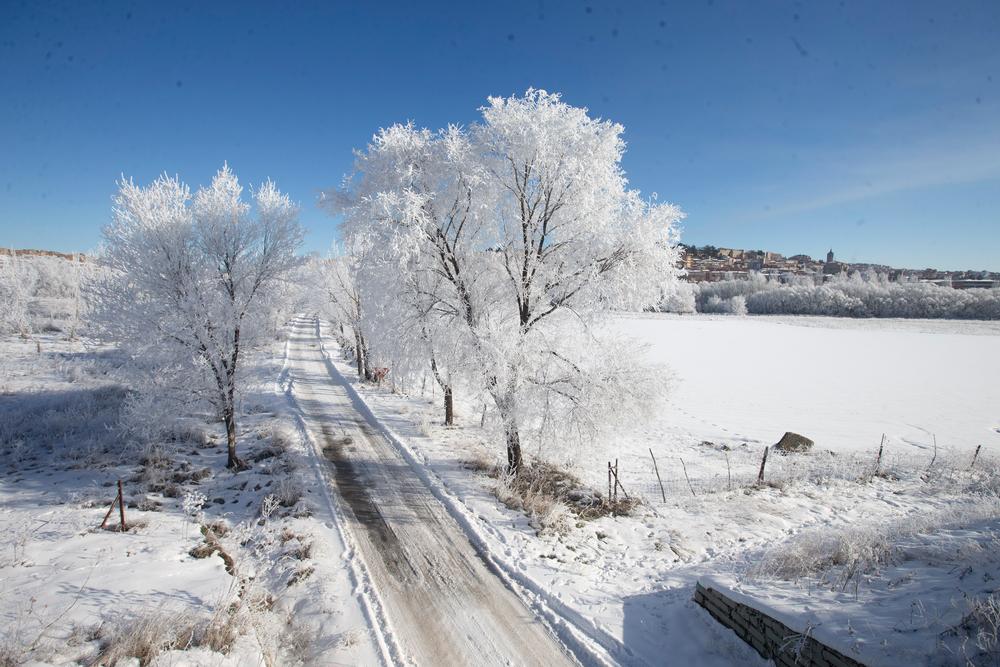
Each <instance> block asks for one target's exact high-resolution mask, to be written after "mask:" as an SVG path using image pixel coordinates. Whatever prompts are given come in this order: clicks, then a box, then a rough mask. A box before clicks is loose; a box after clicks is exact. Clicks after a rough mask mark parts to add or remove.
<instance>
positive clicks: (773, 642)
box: [694, 583, 864, 667]
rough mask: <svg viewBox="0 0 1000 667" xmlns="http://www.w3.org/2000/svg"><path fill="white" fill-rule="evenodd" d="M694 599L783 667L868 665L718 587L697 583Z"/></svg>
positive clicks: (767, 657) (769, 658)
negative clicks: (723, 591)
mask: <svg viewBox="0 0 1000 667" xmlns="http://www.w3.org/2000/svg"><path fill="white" fill-rule="evenodd" d="M694 601H695V602H697V603H698V604H699V605H701V606H702V607H704V608H705V610H706V611H708V613H709V614H711V615H712V617H713V618H714V619H715V620H717V621H718V622H719V623H722V624H723V625H725V626H726V627H727V628H730V629H731V630H732V631H733V632H735V633H736V635H737V636H738V637H739V638H740V639H742V640H743V641H745V642H746V643H747V644H750V646H752V647H754V649H755V650H756V651H757V652H758V653H760V654H761V656H762V657H764V658H765V659H767V660H774V662H775V664H777V665H779V667H792V666H793V665H800V666H802V665H805V666H810V665H815V666H816V667H864V664H863V663H860V662H858V661H857V660H854V659H853V658H849V657H847V656H846V655H844V654H843V653H840V652H839V651H836V650H834V649H832V648H830V647H829V646H827V645H825V644H822V643H820V642H819V641H817V640H816V639H814V638H812V637H810V636H807V635H803V634H801V633H800V632H797V631H795V630H792V629H791V628H789V627H788V626H787V625H785V624H784V623H782V622H781V621H778V620H776V619H774V618H771V617H770V616H768V615H767V614H765V613H763V612H761V611H758V610H757V609H754V608H753V607H748V606H747V605H745V604H742V603H739V602H736V601H734V600H731V599H729V598H728V597H726V596H725V595H723V594H722V593H720V592H719V591H717V590H715V589H714V588H705V587H704V586H702V585H701V584H700V583H699V584H697V585H696V587H695V592H694Z"/></svg>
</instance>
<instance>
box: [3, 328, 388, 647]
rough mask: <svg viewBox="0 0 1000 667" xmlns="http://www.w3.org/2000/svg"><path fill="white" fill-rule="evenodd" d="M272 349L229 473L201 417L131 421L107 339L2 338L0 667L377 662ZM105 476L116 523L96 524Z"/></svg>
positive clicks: (105, 500)
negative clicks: (142, 427) (244, 460)
mask: <svg viewBox="0 0 1000 667" xmlns="http://www.w3.org/2000/svg"><path fill="white" fill-rule="evenodd" d="M278 349H279V351H278V352H277V355H276V357H275V358H273V359H271V358H266V357H265V358H263V359H260V360H259V366H258V368H257V371H258V375H259V377H260V381H259V383H257V384H256V385H255V388H254V390H253V391H252V392H250V394H249V395H248V397H247V399H246V404H245V408H246V410H247V412H248V414H247V415H246V416H245V417H244V419H243V421H242V426H243V429H242V431H243V433H242V437H241V440H240V443H239V447H240V449H241V453H242V455H243V456H246V457H248V458H249V459H250V460H252V461H253V462H254V464H253V469H252V470H250V471H246V472H241V473H239V474H236V475H234V474H233V473H231V472H229V471H227V470H226V469H225V467H224V466H225V462H226V455H225V437H224V433H223V431H222V429H221V427H220V425H219V424H217V423H212V422H206V421H205V418H204V415H197V414H195V415H191V416H188V417H187V418H185V419H183V420H182V421H181V422H180V426H179V427H178V426H175V428H174V432H173V433H172V434H171V433H169V430H170V429H165V431H166V432H162V431H160V430H158V429H157V428H155V427H153V426H154V425H152V424H151V425H150V426H151V428H150V429H149V431H148V433H147V434H146V437H142V436H141V434H137V433H135V432H134V420H135V416H134V415H133V416H131V417H129V416H127V415H126V412H127V409H126V403H125V401H126V399H127V394H126V392H124V391H123V390H122V389H121V388H120V387H119V386H118V385H117V384H116V382H115V381H114V379H113V377H114V375H113V374H114V369H115V366H116V363H115V352H114V351H113V350H112V349H110V348H107V347H102V346H100V345H97V344H94V343H92V342H90V341H86V340H77V341H68V340H65V339H62V338H61V337H58V336H56V335H51V334H38V335H36V336H35V338H34V340H22V339H19V338H16V337H5V338H3V339H2V340H0V451H2V453H3V461H2V466H0V532H2V533H3V535H4V536H5V538H4V541H3V550H2V552H0V664H3V665H17V664H24V663H30V664H35V665H44V664H53V665H66V664H96V663H95V662H94V661H95V660H97V659H99V658H100V660H101V663H100V664H112V663H114V661H115V658H121V657H123V656H138V657H143V656H145V659H144V661H143V663H142V664H150V663H149V658H150V657H153V656H154V655H155V654H156V653H159V656H158V657H156V658H155V660H154V662H153V663H152V664H159V665H178V664H189V665H218V666H221V665H255V664H272V665H273V664H282V665H285V664H301V663H302V662H310V663H313V664H332V663H334V662H343V663H364V664H374V663H377V662H378V657H377V655H378V653H377V652H376V649H375V645H374V642H373V641H372V640H371V638H370V635H369V627H368V622H367V620H366V617H365V615H364V612H363V609H362V606H361V605H360V604H359V600H358V598H357V591H356V590H355V581H354V580H353V579H352V576H351V571H350V568H349V565H350V562H351V555H350V553H349V551H348V550H347V549H346V548H345V546H344V543H343V541H342V540H341V536H340V534H339V532H338V528H337V526H336V517H334V516H331V515H330V508H329V506H328V504H326V503H325V502H324V501H323V500H322V498H323V497H324V494H323V491H322V488H321V487H320V486H319V485H320V483H321V482H320V480H319V479H318V478H317V477H316V476H315V475H314V474H313V472H312V469H311V468H310V467H309V466H308V465H306V464H305V461H304V460H305V457H306V454H305V449H304V445H303V440H302V434H301V432H300V431H299V430H298V429H297V427H296V424H295V421H294V419H293V415H292V414H291V413H290V412H289V411H288V405H289V404H288V402H287V400H286V398H285V396H283V395H281V394H280V392H279V393H276V384H275V381H276V380H277V379H278V377H279V371H280V370H281V364H282V358H281V353H280V346H278ZM147 408H148V409H149V411H150V412H149V413H148V415H147V416H148V417H149V419H150V420H151V421H155V420H159V419H162V418H163V417H164V413H163V412H157V411H156V407H155V405H151V406H147ZM139 416H141V415H139ZM173 416H174V417H176V416H178V415H177V414H174V415H173ZM180 416H184V415H180ZM130 421H131V422H132V423H133V427H132V428H133V430H131V431H130V430H129V429H128V428H123V423H129V422H130ZM167 421H170V420H165V422H164V423H166V422H167ZM171 423H172V421H171ZM154 434H155V437H153V435H154ZM118 479H121V480H122V481H123V482H124V491H125V499H126V508H125V514H126V521H127V525H128V526H129V529H128V530H127V532H124V533H122V532H118V531H117V530H101V529H100V528H99V526H100V524H101V521H102V519H103V518H104V515H105V513H106V511H107V508H108V505H109V503H110V502H111V500H112V498H114V496H115V493H116V488H115V483H116V481H117V480H118ZM269 498H270V500H269ZM118 521H119V516H118V511H117V509H116V510H115V512H114V513H112V515H111V517H110V519H109V522H108V524H109V527H112V528H114V527H116V526H117V525H118ZM201 526H210V527H212V530H213V532H214V533H216V535H217V539H218V543H219V544H220V545H221V547H222V549H223V550H225V551H226V552H227V553H228V554H229V556H231V558H232V559H233V569H234V572H233V573H231V572H230V571H229V569H228V567H227V563H226V562H224V560H223V558H221V557H220V556H219V554H218V552H216V551H214V550H212V549H209V548H207V547H208V544H207V542H206V539H205V538H204V537H203V534H202V532H201V531H200V527H201ZM250 577H252V580H251V579H250ZM117 664H127V663H126V662H122V661H119V662H118V663H117ZM136 664H138V663H136Z"/></svg>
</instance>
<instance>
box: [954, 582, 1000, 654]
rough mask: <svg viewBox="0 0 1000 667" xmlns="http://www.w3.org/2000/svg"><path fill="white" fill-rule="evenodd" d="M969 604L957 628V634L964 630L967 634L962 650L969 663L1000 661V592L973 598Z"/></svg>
mask: <svg viewBox="0 0 1000 667" xmlns="http://www.w3.org/2000/svg"><path fill="white" fill-rule="evenodd" d="M968 605H969V611H968V613H967V614H966V615H965V616H964V617H963V618H962V622H961V623H960V624H959V627H958V628H956V629H955V634H958V632H959V631H962V632H963V634H964V635H965V637H964V639H965V641H964V642H963V646H962V652H963V654H964V657H965V659H966V660H967V664H970V665H996V664H998V663H1000V594H997V593H992V594H990V595H987V596H983V597H977V598H972V599H971V600H969V601H968Z"/></svg>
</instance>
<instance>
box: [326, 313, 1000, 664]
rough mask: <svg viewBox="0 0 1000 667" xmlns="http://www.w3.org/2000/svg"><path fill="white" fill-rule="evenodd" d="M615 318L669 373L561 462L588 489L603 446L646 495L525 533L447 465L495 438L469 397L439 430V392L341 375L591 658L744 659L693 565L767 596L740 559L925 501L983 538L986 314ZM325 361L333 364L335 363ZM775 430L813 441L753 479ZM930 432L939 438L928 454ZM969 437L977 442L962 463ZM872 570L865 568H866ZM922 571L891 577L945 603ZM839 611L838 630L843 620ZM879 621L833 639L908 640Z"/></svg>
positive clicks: (860, 610)
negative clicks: (810, 450)
mask: <svg viewBox="0 0 1000 667" xmlns="http://www.w3.org/2000/svg"><path fill="white" fill-rule="evenodd" d="M925 324H926V326H925ZM613 326H618V327H621V328H623V329H625V330H627V331H629V332H632V333H633V334H638V335H640V336H641V337H642V338H644V339H646V340H647V341H648V342H649V343H651V344H652V349H651V351H650V355H651V358H652V359H654V360H655V361H657V362H665V363H668V364H670V365H671V366H672V368H673V371H674V373H675V375H676V378H675V386H674V392H673V394H672V396H671V399H670V400H669V402H668V403H666V404H664V405H663V406H662V410H661V412H660V415H659V417H658V418H656V419H654V420H652V421H651V422H650V423H648V424H644V425H641V427H637V428H635V429H633V430H632V431H630V432H628V433H622V434H620V437H619V438H618V439H617V440H615V441H613V442H609V443H606V444H603V445H602V447H600V448H596V449H595V451H593V452H589V453H588V455H587V456H585V457H581V458H580V459H579V460H578V461H577V463H576V465H575V472H576V473H577V474H578V475H580V476H581V477H582V478H583V479H584V480H585V481H586V482H588V483H590V484H591V485H592V486H593V487H594V488H596V489H601V488H603V487H604V485H605V484H606V461H607V460H608V459H614V458H618V459H619V465H620V468H621V470H622V480H623V482H624V484H625V487H626V488H627V489H628V490H629V491H630V492H632V493H634V494H636V495H639V496H641V497H642V498H643V500H644V504H643V505H642V506H641V507H640V508H639V510H638V511H637V512H636V514H635V515H634V516H632V517H618V518H611V517H606V518H603V519H599V520H596V521H589V522H579V523H571V524H570V525H569V526H567V527H565V529H562V530H544V531H541V532H542V533H543V534H536V533H537V532H538V531H537V530H536V529H537V528H538V527H539V521H538V520H537V519H535V520H532V519H529V518H526V517H524V516H523V515H522V514H520V513H518V512H515V511H512V510H509V509H507V508H506V507H504V506H503V505H501V504H500V503H499V502H497V500H496V499H495V497H494V496H493V495H492V494H491V492H490V486H491V485H492V484H493V483H494V482H493V481H492V480H490V479H489V478H487V477H485V476H482V475H478V474H476V473H474V472H472V471H471V470H470V469H469V468H468V467H467V466H464V465H462V463H461V461H463V460H468V459H477V458H482V457H484V456H486V457H489V456H491V455H492V454H494V453H495V452H496V446H495V445H493V446H487V445H486V444H484V443H483V435H482V433H481V432H480V431H479V429H478V421H479V420H478V416H479V414H478V412H479V408H480V407H481V406H475V405H466V406H464V411H463V414H462V415H461V417H462V420H461V422H462V424H463V425H460V426H458V427H456V428H453V429H445V428H443V427H440V426H437V425H436V424H437V423H438V421H439V419H440V416H439V414H438V412H439V406H438V405H437V403H436V402H435V401H433V400H432V399H431V398H430V397H429V396H427V397H424V398H420V397H407V396H402V395H398V394H392V393H390V392H388V391H386V390H384V389H382V390H380V389H377V388H372V387H367V386H357V388H358V390H359V391H360V392H361V394H362V396H363V397H364V399H365V400H366V401H367V402H368V403H369V405H370V406H371V408H372V410H373V412H374V413H375V414H376V415H377V416H378V417H379V418H380V419H381V421H382V422H383V424H384V425H385V426H386V428H387V429H389V430H390V431H391V432H392V433H393V434H395V435H396V436H397V437H398V439H399V440H400V441H401V442H402V443H403V444H404V446H406V447H407V448H409V449H410V450H412V452H413V454H414V456H415V458H417V459H418V460H419V461H422V462H424V463H426V465H427V467H428V469H429V471H430V473H431V478H432V480H433V482H434V483H435V484H437V485H439V486H440V488H441V489H442V490H443V491H442V494H443V495H444V497H446V498H448V499H449V502H450V503H451V505H452V506H453V507H452V509H453V512H455V513H458V514H460V515H463V516H466V517H467V518H468V521H467V524H468V526H469V527H470V530H473V531H474V533H475V536H476V538H477V539H481V540H483V542H484V543H485V544H486V545H487V546H488V548H489V549H490V551H491V553H493V554H494V555H495V556H496V557H497V559H498V561H499V562H500V563H501V565H502V567H503V568H504V569H505V570H506V571H507V572H508V573H509V574H510V575H511V576H512V577H513V578H515V579H516V580H517V581H518V582H519V583H520V584H521V585H522V586H523V587H525V588H526V589H528V590H531V591H533V592H534V594H535V595H537V596H538V597H539V598H541V599H543V600H544V601H545V603H546V604H547V605H549V607H550V608H551V609H553V610H555V611H557V612H558V613H559V614H561V615H562V616H563V617H564V618H566V619H567V620H568V622H570V623H571V624H573V626H574V627H575V628H576V629H577V630H578V631H579V632H580V633H581V634H583V635H586V636H587V637H589V638H591V640H592V642H593V645H592V647H591V648H592V650H593V654H594V655H595V656H599V658H600V659H602V660H606V661H613V662H619V663H624V664H661V663H662V662H663V660H664V656H672V657H674V658H675V659H676V660H677V664H694V663H697V664H718V665H723V664H734V663H737V664H739V663H745V664H754V663H756V662H758V661H759V659H758V658H757V656H756V654H755V653H753V652H752V651H750V650H749V649H748V648H747V647H746V646H745V645H744V644H742V642H740V641H739V640H737V639H735V637H734V635H732V634H731V633H729V632H728V631H722V630H721V629H720V628H719V626H718V625H717V624H715V622H714V621H713V620H711V619H710V618H709V617H708V616H707V614H706V613H704V612H703V611H702V610H700V609H699V608H697V607H695V606H694V605H693V603H691V602H690V597H691V591H692V588H693V585H694V582H695V580H697V579H698V578H700V577H709V576H718V577H721V579H722V580H724V581H728V582H730V584H731V585H734V586H741V585H744V584H745V585H746V586H747V590H750V588H749V587H750V586H751V584H752V585H754V586H757V588H755V589H754V591H755V594H757V595H763V596H767V595H769V593H768V591H769V590H770V588H769V586H770V585H771V584H765V585H762V584H761V582H762V581H766V580H767V581H775V582H776V581H777V580H776V579H770V580H768V579H767V578H766V577H764V576H763V575H761V574H760V573H758V574H757V576H756V577H755V578H754V579H753V581H751V580H750V579H749V578H748V575H747V573H748V572H749V571H750V570H751V569H752V568H753V565H754V564H755V563H757V562H759V561H761V559H765V558H766V557H767V556H768V555H769V554H772V553H773V552H774V551H775V550H777V551H780V550H781V548H782V545H783V544H786V543H791V541H792V540H794V539H795V538H797V537H800V536H806V537H808V536H810V535H815V534H827V535H829V534H838V533H840V532H842V531H844V530H847V529H848V528H850V527H862V528H869V529H870V530H873V531H876V532H878V531H879V530H881V529H882V528H884V527H885V526H887V525H894V524H898V523H899V522H906V521H908V520H912V519H913V518H915V517H926V516H935V517H939V520H940V522H941V523H944V524H947V523H949V521H951V522H956V521H960V520H961V517H963V516H966V517H973V516H975V517H978V519H977V520H979V524H978V528H977V530H980V531H982V530H986V531H987V533H989V534H993V531H994V526H995V523H990V519H991V518H993V517H995V516H997V512H996V507H995V502H994V503H993V505H989V502H988V501H984V500H983V497H984V495H983V494H984V493H985V494H986V497H987V498H989V497H990V494H995V490H996V488H997V466H996V459H995V457H994V456H993V454H994V452H995V451H996V447H997V446H998V439H1000V434H998V433H997V431H996V428H997V427H998V425H1000V415H998V413H997V409H996V407H995V406H997V405H1000V393H998V392H1000V388H998V386H997V384H996V383H995V382H994V381H993V379H994V378H995V377H998V371H1000V367H998V364H1000V330H998V327H997V325H996V324H994V323H967V322H962V323H943V322H935V323H913V322H906V323H894V322H885V321H880V322H877V323H875V324H874V325H869V322H866V321H865V322H851V323H849V324H847V323H844V322H842V321H831V320H828V319H825V318H735V317H704V316H695V317H676V316H666V317H664V316H658V315H651V316H629V317H624V318H619V319H618V320H617V321H616V322H615V323H613ZM336 361H337V364H338V367H339V368H340V369H341V371H342V373H343V374H344V375H345V376H347V377H351V369H350V365H349V364H348V363H347V362H346V361H343V360H336ZM785 430H796V431H799V432H801V433H803V434H805V435H808V436H810V437H813V438H814V439H815V440H816V441H817V450H818V451H817V452H816V453H814V454H811V455H808V456H798V457H781V456H772V457H771V460H770V461H769V462H768V468H767V472H766V481H767V484H765V485H764V486H763V487H760V488H757V487H755V485H754V481H755V479H756V475H757V470H758V466H759V461H760V454H761V452H762V450H763V447H764V445H766V444H773V443H774V442H775V441H777V439H778V438H779V437H780V435H781V434H782V433H783V432H784V431H785ZM882 433H886V434H887V438H888V444H887V446H886V452H885V454H884V457H883V461H882V463H881V465H880V468H879V471H878V472H880V473H883V474H881V475H875V476H873V475H872V473H873V472H875V469H874V466H875V457H876V451H877V449H878V444H879V441H880V438H881V435H882ZM932 434H936V435H937V440H938V450H937V456H936V458H934V446H933V437H932ZM979 443H982V444H983V445H984V453H983V454H982V455H981V456H980V459H979V461H978V462H977V467H976V469H975V470H969V469H968V467H969V463H970V461H971V457H972V454H973V449H974V446H975V445H976V444H979ZM650 449H652V450H653V452H654V453H655V455H656V457H657V461H658V464H659V470H660V474H661V476H662V478H663V482H664V488H663V494H664V495H665V496H666V500H665V501H664V500H663V499H662V498H661V497H660V496H661V491H660V486H659V484H658V482H657V480H656V477H655V474H654V471H653V467H652V462H651V459H650V454H649V450H650ZM932 459H933V465H931V462H932ZM682 460H683V465H682V464H681V461H682ZM685 468H686V473H687V474H686V475H685ZM984 502H986V503H987V506H986V509H985V510H983V503H984ZM984 512H985V514H984ZM984 516H985V517H986V518H985V519H984V518H983V517H984ZM983 521H985V522H986V523H985V524H984V523H983ZM925 528H926V531H928V532H932V531H935V530H937V529H941V530H946V529H948V526H943V527H942V526H937V525H936V524H935V525H930V524H928V525H926V526H925ZM956 529H957V528H956ZM913 539H917V538H913ZM983 567H987V569H988V565H984V566H983ZM813 574H816V573H813ZM876 574H877V573H873V574H872V575H871V576H869V575H868V574H866V575H865V576H866V577H867V580H868V581H874V576H875V575H876ZM810 576H812V575H810ZM932 579H933V580H935V581H936V583H935V584H933V585H931V584H930V583H928V585H927V587H926V588H925V587H923V584H922V579H921V578H919V577H916V578H915V582H916V583H915V584H914V587H912V588H910V589H908V590H907V594H908V595H909V596H910V597H909V598H908V599H909V601H910V602H913V601H914V600H915V599H917V598H920V599H921V600H922V602H923V603H924V604H927V603H928V602H930V601H931V598H933V600H934V601H935V603H940V604H942V605H945V604H949V602H948V601H947V600H943V599H941V594H942V591H947V590H953V589H952V588H949V586H948V585H947V584H946V583H942V580H940V578H936V579H935V575H928V582H930V581H931V580H932ZM800 584H801V582H800ZM800 584H796V583H794V582H792V583H791V584H789V583H788V582H783V583H781V582H779V583H774V584H773V585H774V586H776V587H778V586H780V587H782V593H781V596H782V600H783V601H784V604H785V605H787V606H791V607H795V606H796V605H805V604H817V603H816V601H815V600H813V599H811V598H808V595H809V594H810V590H815V586H814V585H811V584H810V585H806V584H801V585H800ZM956 586H957V583H956ZM775 590H776V591H777V590H778V588H775ZM954 590H958V588H957V587H956V588H954ZM934 591H936V592H934ZM796 595H799V596H800V597H799V598H798V599H796V597H795V596H796ZM897 603H899V601H898V600H897V601H896V603H893V604H894V605H895V608H897V609H898V608H899V605H898V604H897ZM819 604H825V603H819ZM827 607H828V611H829V613H833V614H838V613H839V614H842V615H843V614H847V615H848V616H850V615H853V617H854V618H855V625H857V624H858V623H864V622H865V619H864V618H863V615H864V614H865V613H866V611H865V610H866V609H867V607H866V606H865V605H860V606H857V605H856V606H854V607H853V608H850V609H846V610H845V608H843V607H840V608H838V607H837V605H836V604H833V603H832V602H830V603H829V604H828V605H827ZM859 615H861V616H860V617H859ZM844 618H846V616H844ZM831 625H833V624H832V623H831ZM840 627H842V628H845V629H846V628H848V627H851V626H850V623H847V622H845V621H844V620H843V618H842V620H841V622H840ZM873 627H874V626H873ZM929 627H930V625H929V624H925V626H924V629H925V630H926V629H927V628H929ZM883 628H884V626H883ZM879 632H882V631H881V630H878V629H875V630H874V631H872V632H871V633H870V635H869V636H868V637H867V638H866V639H865V641H864V642H851V641H848V642H846V646H847V650H853V651H854V654H858V651H862V653H861V654H860V657H861V658H862V659H865V660H871V661H872V662H873V664H880V662H879V661H880V660H882V659H883V658H884V656H885V655H887V654H888V653H887V652H891V651H892V650H894V649H896V648H898V647H899V646H901V645H903V644H905V646H907V647H910V648H912V647H913V646H916V645H918V644H919V642H918V641H916V640H912V641H911V640H909V639H907V640H904V641H902V643H901V640H900V637H901V636H902V635H900V633H892V634H891V636H889V637H880V636H878V635H879ZM927 632H936V631H931V630H927ZM907 636H909V635H907ZM935 636H936V635H935ZM883 640H884V641H885V643H884V644H883ZM922 641H924V642H925V648H926V646H930V647H932V649H933V648H934V647H935V646H937V644H936V643H935V641H934V638H933V637H931V638H930V639H928V635H926V633H925V635H923V639H922ZM844 645H845V642H842V643H841V646H844ZM873 647H877V648H878V651H873V650H872V648H873ZM938 648H940V647H938Z"/></svg>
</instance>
